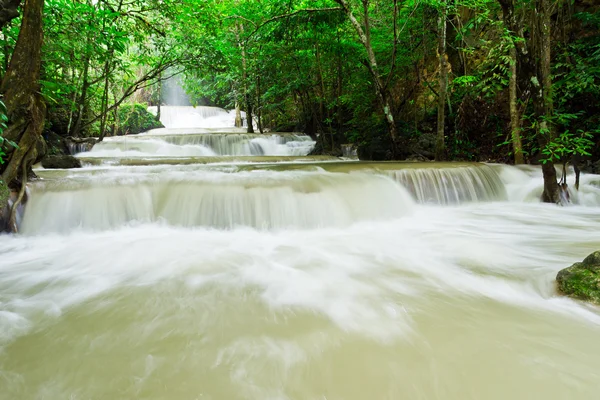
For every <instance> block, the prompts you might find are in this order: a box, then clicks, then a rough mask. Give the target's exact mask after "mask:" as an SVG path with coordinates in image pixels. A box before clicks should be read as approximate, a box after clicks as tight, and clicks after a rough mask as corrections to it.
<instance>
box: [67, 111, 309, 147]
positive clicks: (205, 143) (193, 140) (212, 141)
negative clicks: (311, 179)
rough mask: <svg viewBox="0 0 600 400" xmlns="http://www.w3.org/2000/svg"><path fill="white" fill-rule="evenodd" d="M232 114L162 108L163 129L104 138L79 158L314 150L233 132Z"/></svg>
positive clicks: (278, 137) (293, 141) (294, 140)
mask: <svg viewBox="0 0 600 400" xmlns="http://www.w3.org/2000/svg"><path fill="white" fill-rule="evenodd" d="M150 111H152V112H154V113H156V108H152V107H150ZM233 114H234V113H232V112H228V111H226V110H223V109H221V108H217V107H191V106H190V107H184V106H164V107H161V122H162V123H163V124H164V125H165V126H166V128H163V129H154V130H151V131H149V132H145V133H142V134H139V135H127V136H121V137H109V138H105V139H104V141H102V142H100V143H98V144H96V145H94V147H93V148H92V149H91V151H89V152H85V153H84V152H82V153H79V156H80V157H85V158H132V157H139V158H148V157H204V156H215V155H219V156H305V155H307V154H308V153H310V151H311V150H312V149H313V148H314V146H315V142H314V141H312V140H311V139H310V137H308V136H305V135H301V134H264V135H263V134H246V133H245V129H244V128H234V122H235V121H234V120H235V116H234V115H233ZM232 118H233V119H232ZM73 150H77V149H73ZM86 150H87V149H86Z"/></svg>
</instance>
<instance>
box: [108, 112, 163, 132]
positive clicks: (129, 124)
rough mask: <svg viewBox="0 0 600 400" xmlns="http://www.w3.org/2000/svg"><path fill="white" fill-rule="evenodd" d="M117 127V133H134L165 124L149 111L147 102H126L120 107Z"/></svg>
mask: <svg viewBox="0 0 600 400" xmlns="http://www.w3.org/2000/svg"><path fill="white" fill-rule="evenodd" d="M115 127H116V129H115V130H116V131H115V133H116V134H117V135H134V134H138V133H141V132H146V131H149V130H150V129H156V128H163V127H164V126H163V124H161V123H160V122H159V121H157V120H156V116H154V115H153V114H151V113H150V112H148V105H147V104H124V105H122V106H121V107H119V110H118V121H115Z"/></svg>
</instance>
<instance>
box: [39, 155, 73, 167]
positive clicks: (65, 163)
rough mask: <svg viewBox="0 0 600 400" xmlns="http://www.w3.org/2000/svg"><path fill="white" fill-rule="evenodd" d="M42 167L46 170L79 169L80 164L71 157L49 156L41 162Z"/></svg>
mask: <svg viewBox="0 0 600 400" xmlns="http://www.w3.org/2000/svg"><path fill="white" fill-rule="evenodd" d="M42 167H44V168H46V169H69V168H81V162H80V161H79V159H77V158H75V157H73V156H49V157H46V158H44V159H43V160H42Z"/></svg>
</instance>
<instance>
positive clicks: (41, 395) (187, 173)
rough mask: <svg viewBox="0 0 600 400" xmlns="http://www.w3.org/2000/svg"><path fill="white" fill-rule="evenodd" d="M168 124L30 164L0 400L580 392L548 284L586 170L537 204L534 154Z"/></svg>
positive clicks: (594, 184) (13, 246)
mask: <svg viewBox="0 0 600 400" xmlns="http://www.w3.org/2000/svg"><path fill="white" fill-rule="evenodd" d="M184 131H185V132H187V133H182V132H179V134H182V135H186V136H187V138H186V139H181V141H180V140H179V139H169V138H168V137H167V136H169V135H164V132H162V133H161V132H159V133H156V132H154V134H153V133H152V132H150V133H147V134H146V135H141V136H144V137H142V138H139V139H136V138H133V139H132V140H133V141H134V143H135V146H137V147H136V148H135V149H134V148H133V147H134V146H133V144H132V142H129V143H128V144H127V146H130V147H128V148H126V147H125V145H121V144H118V140H121V139H120V138H119V139H115V140H114V141H107V145H106V147H105V148H99V149H98V148H95V151H97V152H100V151H106V152H110V151H114V152H116V151H123V152H130V154H129V156H131V157H132V158H131V159H135V158H136V155H134V154H131V152H136V151H137V152H140V153H141V154H143V155H142V156H140V155H139V154H138V155H137V156H138V158H139V160H140V162H139V163H137V164H128V163H124V162H120V161H119V160H121V161H122V160H125V159H124V158H117V159H114V162H113V163H110V162H104V161H108V160H110V154H105V155H104V158H103V159H102V162H101V163H97V164H93V165H88V166H86V167H85V168H83V169H80V170H54V171H49V170H48V171H46V170H43V169H40V170H38V171H36V172H37V173H38V175H39V176H40V177H41V178H42V179H41V180H39V181H37V182H34V183H33V184H32V185H31V186H30V193H29V196H28V197H29V199H28V202H27V205H26V210H25V214H24V216H23V221H22V224H21V229H22V233H21V234H20V235H16V236H2V237H0V400H4V399H6V400H9V399H10V400H12V399H24V400H27V399H32V400H33V399H76V400H79V399H148V400H150V399H156V400H158V399H171V400H179V399H181V400H183V399H338V400H341V399H344V400H353V399H357V400H358V399H444V400H466V399H473V400H480V399H486V400H496V399H497V400H504V399H546V400H554V399H556V400H559V399H592V398H595V396H596V395H597V391H598V382H600V349H599V347H598V345H597V342H598V335H599V334H600V309H599V308H598V307H596V306H591V305H586V304H582V303H579V302H577V301H574V300H571V299H567V298H564V297H561V296H559V295H558V294H557V293H556V289H555V285H554V278H555V276H556V273H557V272H558V271H559V270H560V269H562V268H564V267H566V266H569V265H570V264H571V263H573V262H575V261H579V260H581V259H582V258H583V257H585V256H586V255H587V254H589V253H590V252H592V251H594V250H599V249H600V237H599V236H598V232H599V231H600V212H599V211H600V179H599V177H598V176H594V175H583V176H582V181H581V189H580V191H579V192H575V191H572V192H571V199H572V201H573V203H572V204H571V205H569V206H566V207H556V206H553V205H546V204H541V203H540V202H539V197H540V194H541V190H542V180H541V172H540V171H539V169H537V168H534V167H522V168H515V167H510V166H503V165H486V164H475V163H462V164H461V163H447V164H436V163H426V164H422V163H362V162H348V161H345V162H340V161H338V160H328V161H322V160H316V159H312V160H311V159H306V160H305V161H299V160H298V159H297V158H293V157H291V158H285V157H280V158H277V157H271V158H269V157H268V156H267V157H264V156H263V157H259V158H257V157H252V158H244V156H240V155H239V154H238V155H236V157H234V158H226V157H217V156H215V155H214V154H219V153H218V152H217V151H215V149H216V147H215V146H213V145H212V144H210V143H209V142H208V141H205V142H203V140H205V139H198V137H204V136H201V135H200V134H198V133H197V131H194V130H184ZM207 133H208V132H206V133H204V134H207ZM210 134H212V135H216V136H219V133H217V132H212V133H210ZM161 135H162V136H161ZM220 135H221V136H225V137H230V136H229V135H230V134H228V133H226V132H221V134H220ZM155 136H158V137H159V138H160V139H159V140H158V141H157V140H156V138H155ZM171 136H174V135H171ZM206 137H209V136H206ZM282 137H283V136H282ZM290 137H292V136H291V135H290ZM127 140H129V138H128V139H127ZM195 140H196V142H194V141H195ZM207 140H208V139H207ZM211 140H212V139H211ZM214 140H216V141H218V140H221V139H214ZM223 140H230V139H223ZM252 140H253V139H251V140H250V141H252ZM135 141H137V142H135ZM292 141H294V140H292ZM111 142H112V144H111ZM157 142H160V143H157ZM245 143H246V142H245ZM276 144H278V145H287V143H276ZM111 145H115V146H114V147H113V148H109V147H110V146H111ZM143 146H146V147H143ZM152 146H155V147H152ZM187 146H189V147H187ZM203 146H204V147H203ZM192 148H193V150H192ZM203 148H205V149H211V151H212V152H213V153H214V154H211V155H208V150H207V153H206V155H205V154H201V153H202V151H204V150H200V149H203ZM93 152H94V150H93V151H92V152H91V153H93ZM170 152H179V153H178V154H179V156H180V157H181V160H187V162H183V161H182V162H181V163H178V162H177V158H173V157H174V156H173V154H170ZM167 153H169V154H167ZM169 155H170V156H171V158H168V156H169ZM82 157H83V156H82ZM92 158H93V157H92ZM165 158H167V159H169V160H170V161H169V162H165V160H164V159H165ZM82 159H83V158H82ZM99 159H100V158H99ZM203 159H205V161H201V160H203ZM171 162H172V163H173V164H175V165H171ZM570 179H571V180H572V177H570Z"/></svg>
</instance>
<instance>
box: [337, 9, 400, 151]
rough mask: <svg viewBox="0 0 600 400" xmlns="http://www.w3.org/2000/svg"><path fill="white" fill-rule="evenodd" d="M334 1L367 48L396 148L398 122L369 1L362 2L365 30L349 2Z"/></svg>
mask: <svg viewBox="0 0 600 400" xmlns="http://www.w3.org/2000/svg"><path fill="white" fill-rule="evenodd" d="M334 1H335V2H336V3H338V4H339V5H340V6H341V7H342V10H343V11H344V13H345V14H346V17H347V18H348V19H349V20H350V23H351V24H352V26H353V27H354V30H355V31H356V33H357V35H358V39H359V40H360V43H361V44H362V45H363V47H364V48H365V51H366V52H367V56H368V63H367V67H368V69H369V72H370V74H371V77H372V78H373V80H374V83H375V89H376V94H377V99H378V100H379V104H380V106H381V109H382V110H383V115H384V116H385V121H386V124H387V126H388V130H389V133H390V138H391V139H392V142H393V143H394V146H396V144H397V142H398V128H397V127H396V120H395V119H394V114H393V113H394V109H393V107H392V102H391V101H390V97H391V96H390V93H389V90H388V87H387V85H386V84H385V82H383V80H382V78H381V76H380V74H379V67H378V65H377V57H376V56H375V51H374V50H373V46H372V44H371V26H370V17H369V0H362V4H363V18H364V24H365V28H364V29H363V27H362V26H361V24H360V22H358V20H357V19H356V17H355V16H354V13H353V12H352V9H351V8H350V3H348V1H347V0H334ZM395 152H396V149H394V153H395Z"/></svg>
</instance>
